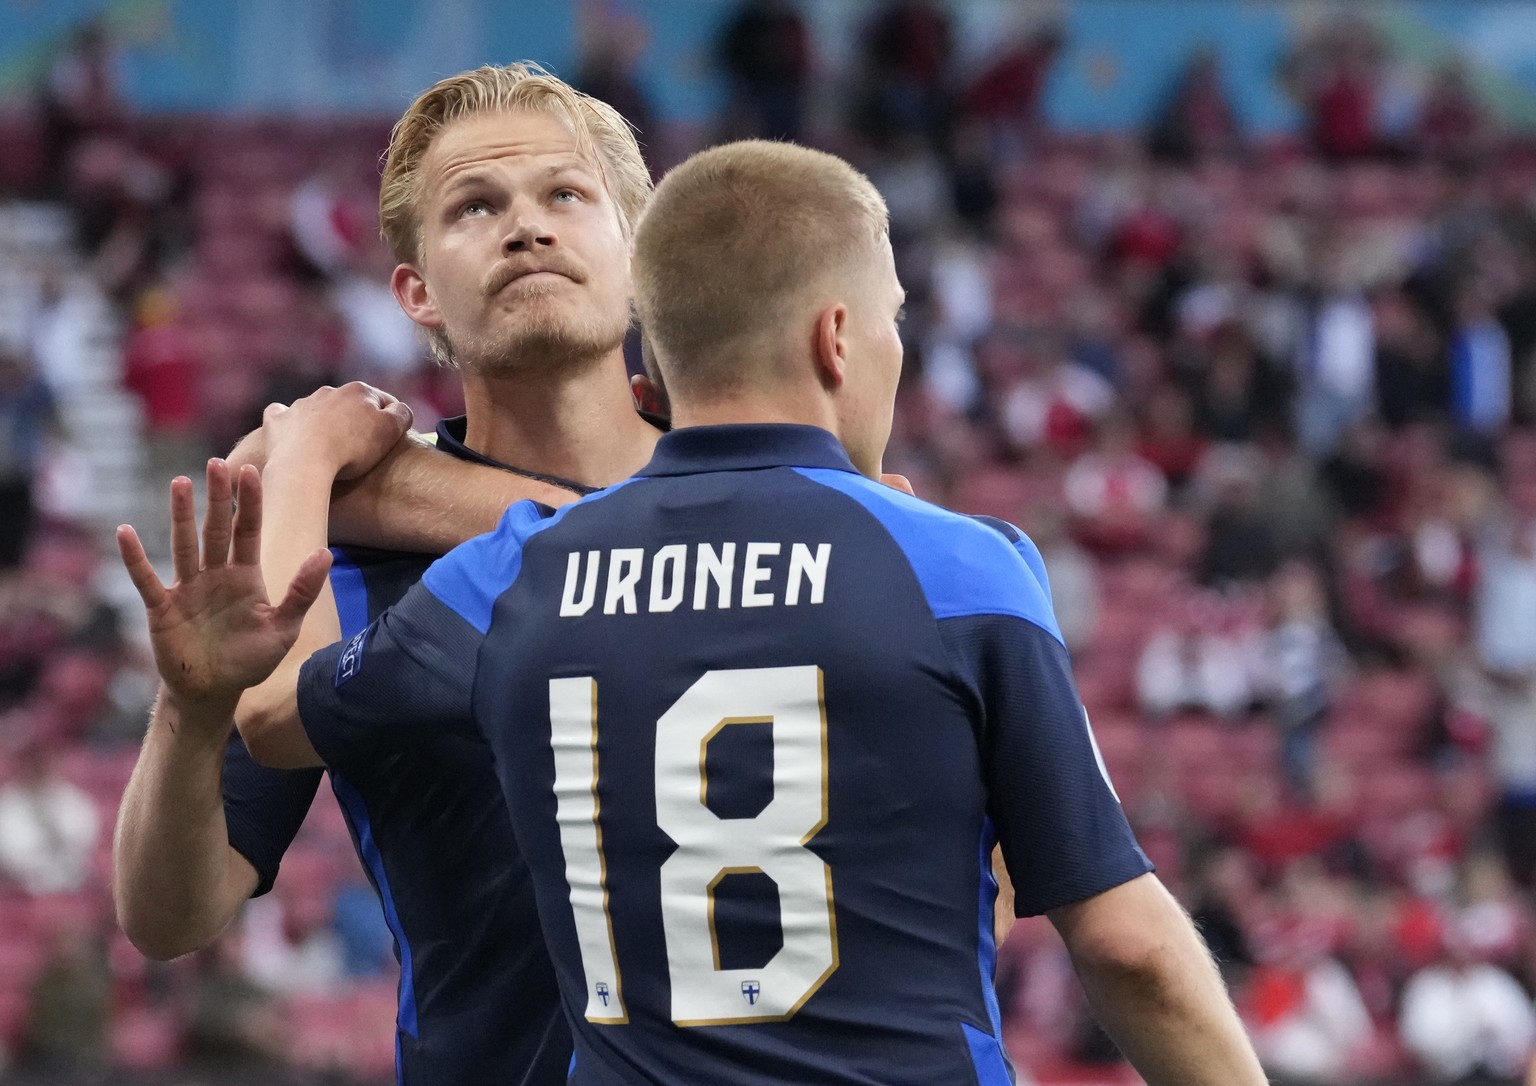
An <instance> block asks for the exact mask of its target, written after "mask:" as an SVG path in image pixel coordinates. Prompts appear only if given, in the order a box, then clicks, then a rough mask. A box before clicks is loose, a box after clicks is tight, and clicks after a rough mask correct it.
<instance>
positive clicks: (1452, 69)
mask: <svg viewBox="0 0 1536 1086" xmlns="http://www.w3.org/2000/svg"><path fill="white" fill-rule="evenodd" d="M1495 134H1496V132H1495V128H1494V124H1493V119H1492V118H1491V117H1490V116H1489V115H1488V112H1487V110H1485V109H1484V108H1483V104H1482V102H1480V101H1479V100H1478V97H1477V92H1476V91H1475V90H1474V89H1473V87H1472V80H1471V72H1470V71H1469V70H1468V68H1467V64H1466V62H1465V61H1464V60H1461V59H1455V60H1451V61H1447V62H1446V63H1444V64H1442V65H1441V66H1440V68H1439V69H1438V70H1437V71H1436V72H1435V74H1434V78H1433V80H1432V81H1431V82H1430V85H1429V89H1428V91H1427V92H1426V93H1425V95H1424V99H1423V101H1422V102H1421V103H1420V105H1419V116H1418V123H1417V124H1416V125H1415V126H1414V132H1413V147H1414V149H1415V150H1416V151H1418V152H1419V153H1421V154H1424V155H1427V156H1429V157H1430V158H1438V159H1442V160H1444V161H1446V162H1450V163H1453V164H1455V165H1458V166H1469V165H1472V164H1473V163H1475V162H1477V161H1479V160H1480V159H1482V157H1483V156H1484V155H1486V154H1487V153H1488V151H1489V150H1490V148H1491V147H1492V144H1493V139H1494V136H1495Z"/></svg>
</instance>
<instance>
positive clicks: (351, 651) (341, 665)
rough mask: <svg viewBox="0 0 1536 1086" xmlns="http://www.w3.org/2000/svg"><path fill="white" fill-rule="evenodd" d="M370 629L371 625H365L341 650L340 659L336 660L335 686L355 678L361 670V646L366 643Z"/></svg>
mask: <svg viewBox="0 0 1536 1086" xmlns="http://www.w3.org/2000/svg"><path fill="white" fill-rule="evenodd" d="M372 629H373V627H372V626H368V627H366V628H365V629H364V630H363V631H362V632H361V633H359V634H358V635H357V636H356V637H354V638H353V639H352V640H351V641H348V642H347V647H346V648H344V649H342V650H341V659H339V660H337V661H336V685H337V686H340V685H341V684H342V683H344V682H346V681H347V680H348V679H355V678H357V675H358V672H360V671H362V670H363V646H364V645H366V644H367V643H368V633H369V631H371V630H372Z"/></svg>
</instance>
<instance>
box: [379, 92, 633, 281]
mask: <svg viewBox="0 0 1536 1086" xmlns="http://www.w3.org/2000/svg"><path fill="white" fill-rule="evenodd" d="M514 110H528V111H531V112H537V113H551V114H555V115H556V116H559V117H562V118H563V119H564V120H565V121H566V122H567V123H569V124H570V126H571V130H572V132H573V133H574V134H575V136H576V142H577V146H578V147H580V148H581V150H582V152H583V153H584V154H586V155H588V156H589V157H590V158H591V159H592V161H593V162H594V163H596V164H597V167H598V169H599V170H600V171H601V172H602V178H603V183H604V184H605V185H607V186H608V193H609V195H610V196H611V197H612V198H613V202H614V204H615V205H616V206H617V207H618V209H619V214H620V216H621V217H622V219H623V223H624V228H625V231H626V232H628V231H630V230H631V229H632V228H633V226H634V223H635V220H636V219H637V218H639V216H640V212H641V210H642V209H643V208H644V207H645V202H646V200H647V199H649V198H650V195H651V174H650V171H649V170H648V169H647V168H646V165H645V159H644V157H643V156H642V155H641V154H640V145H639V144H638V143H637V142H636V140H635V133H634V130H633V129H632V128H631V127H630V125H629V122H628V121H626V120H625V119H624V118H623V116H621V115H620V113H619V111H618V110H616V109H614V108H613V107H612V106H610V105H609V104H608V103H606V102H602V101H599V100H598V99H596V98H593V97H592V96H591V95H588V94H583V93H581V92H580V91H578V90H576V89H575V88H574V87H572V86H571V85H570V84H568V83H566V82H565V81H564V80H561V79H558V78H556V77H555V76H553V75H550V74H549V73H548V72H546V71H545V70H544V69H543V68H541V67H539V66H538V65H537V64H532V63H518V64H505V65H483V66H482V67H479V68H475V69H473V70H471V71H467V72H460V73H459V74H458V75H454V76H449V77H448V78H447V79H443V80H440V81H439V82H437V83H435V84H433V85H432V86H431V87H429V88H427V89H426V90H425V91H423V92H422V93H421V94H420V95H419V96H418V97H417V99H416V100H415V101H414V102H412V103H411V108H410V109H408V110H406V111H405V115H404V116H403V117H401V118H400V120H399V121H398V122H396V124H395V128H394V131H393V132H391V133H390V136H389V149H388V150H387V151H385V153H384V175H383V178H382V180H381V181H380V184H379V229H380V232H381V233H382V234H383V235H384V240H385V241H386V242H388V244H389V247H390V249H391V251H392V252H393V253H394V256H395V259H396V260H400V261H403V262H410V261H414V260H416V259H417V257H418V256H419V255H420V252H419V250H420V244H421V212H420V207H419V202H420V187H421V177H420V173H421V160H422V157H423V156H424V155H425V154H426V153H427V148H428V147H430V146H431V145H432V141H433V139H434V138H436V136H437V134H438V133H439V132H441V131H442V130H443V129H444V128H445V127H447V126H448V125H449V124H452V123H453V122H454V121H456V120H459V119H460V118H462V117H468V116H471V115H473V114H478V113H495V112H509V111H514Z"/></svg>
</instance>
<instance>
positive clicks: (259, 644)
mask: <svg viewBox="0 0 1536 1086" xmlns="http://www.w3.org/2000/svg"><path fill="white" fill-rule="evenodd" d="M233 497H234V493H233V488H232V486H231V480H230V471H229V465H228V464H226V463H225V462H224V461H223V460H218V459H214V460H210V461H208V513H207V516H206V517H205V518H204V520H203V531H202V540H201V546H199V540H198V531H197V512H196V509H195V508H194V501H193V497H192V481H191V480H190V479H188V478H186V477H185V476H181V477H178V478H176V479H173V480H172V481H171V559H172V565H173V567H174V571H175V579H174V581H173V582H172V584H171V585H170V586H169V587H167V586H165V585H163V584H161V583H160V578H159V576H158V575H157V574H156V573H155V570H154V567H153V566H151V565H150V563H149V558H148V557H147V556H146V555H145V553H144V546H143V544H142V543H140V542H139V537H138V534H137V533H136V532H135V531H134V530H133V529H132V528H131V527H129V526H128V525H126V524H124V525H122V526H120V527H119V528H118V529H117V546H118V550H119V552H120V553H121V554H122V558H123V565H124V566H126V567H127V569H128V576H129V577H130V578H132V580H133V585H134V587H135V588H137V589H138V591H139V597H140V598H141V599H142V600H143V601H144V611H145V614H146V616H147V617H148V619H149V637H150V643H151V645H152V646H153V648H154V654H155V665H156V666H157V667H158V668H159V669H160V678H161V680H162V681H163V682H164V683H165V687H166V690H167V692H168V693H169V694H170V695H171V696H172V697H174V698H176V699H178V700H179V701H180V702H182V703H184V704H187V705H196V706H199V707H206V708H208V709H210V710H216V711H217V712H218V713H223V712H224V711H225V710H226V709H227V711H228V713H231V714H232V713H233V711H234V707H235V704H236V702H237V701H238V700H239V697H240V693H241V691H243V690H244V689H246V688H247V687H250V686H254V685H256V684H257V683H259V682H261V681H262V680H263V679H265V678H266V677H267V676H268V675H270V674H271V673H272V671H273V669H274V668H276V667H277V665H278V663H279V662H280V661H281V660H282V659H283V656H284V655H285V654H286V653H287V652H288V650H289V648H291V647H292V646H293V643H294V641H295V640H297V638H298V636H299V628H300V626H301V624H302V623H303V621H304V614H305V612H306V611H308V610H309V607H310V604H312V603H314V602H315V598H316V597H317V596H318V595H319V593H320V590H321V589H322V588H323V587H324V585H325V578H326V574H327V573H328V572H329V570H330V564H331V556H330V552H329V551H327V550H324V549H323V548H322V549H320V550H317V551H315V552H314V553H313V554H311V555H310V556H309V557H308V558H306V559H305V560H304V563H303V564H302V565H301V566H300V567H299V570H298V572H297V573H295V574H294V578H293V581H292V582H291V583H290V584H289V586H288V591H287V593H286V594H285V595H284V596H283V599H282V602H280V603H278V604H277V605H276V606H274V605H272V604H271V603H269V602H268V601H267V590H266V587H265V585H264V583H263V581H262V576H261V473H260V472H258V471H257V470H256V469H255V468H254V467H251V466H249V465H247V466H246V467H243V468H241V469H240V475H239V498H240V502H239V510H238V512H235V511H233V510H232V509H231V505H232V498H233Z"/></svg>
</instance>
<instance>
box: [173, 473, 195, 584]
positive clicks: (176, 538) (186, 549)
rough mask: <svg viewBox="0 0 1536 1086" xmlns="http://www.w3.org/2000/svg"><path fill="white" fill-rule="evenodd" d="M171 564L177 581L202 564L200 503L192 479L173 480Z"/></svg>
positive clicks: (191, 575)
mask: <svg viewBox="0 0 1536 1086" xmlns="http://www.w3.org/2000/svg"><path fill="white" fill-rule="evenodd" d="M171 568H172V570H173V571H174V572H175V574H176V579H177V580H178V581H190V580H191V579H192V578H194V577H196V576H197V571H198V569H199V568H200V567H199V565H198V560H197V505H196V503H195V502H194V500H193V498H192V480H191V479H188V478H187V477H186V476H185V475H178V476H176V478H174V479H172V480H171Z"/></svg>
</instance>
